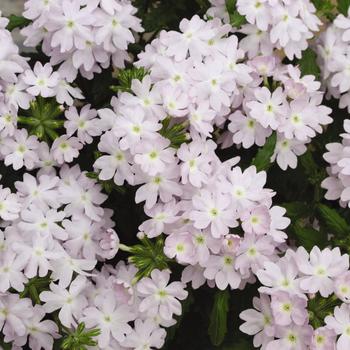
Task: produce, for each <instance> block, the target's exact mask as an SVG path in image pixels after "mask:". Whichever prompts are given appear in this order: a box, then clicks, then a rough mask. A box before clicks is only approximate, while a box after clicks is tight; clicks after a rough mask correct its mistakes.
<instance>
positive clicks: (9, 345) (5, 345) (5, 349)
mask: <svg viewBox="0 0 350 350" xmlns="http://www.w3.org/2000/svg"><path fill="white" fill-rule="evenodd" d="M0 349H3V350H11V349H12V343H5V341H4V338H3V336H1V337H0Z"/></svg>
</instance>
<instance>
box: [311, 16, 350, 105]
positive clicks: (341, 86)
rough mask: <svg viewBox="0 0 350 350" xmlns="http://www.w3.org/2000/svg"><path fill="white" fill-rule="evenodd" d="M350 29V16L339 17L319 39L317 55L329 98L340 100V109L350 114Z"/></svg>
mask: <svg viewBox="0 0 350 350" xmlns="http://www.w3.org/2000/svg"><path fill="white" fill-rule="evenodd" d="M349 28H350V17H349V15H348V16H347V17H345V16H344V15H342V14H340V15H338V16H337V18H336V19H335V20H334V22H333V23H332V24H330V25H329V26H328V27H327V29H326V30H325V31H324V32H323V33H322V34H321V35H320V37H319V38H318V41H317V53H318V61H319V65H320V68H321V74H322V81H323V83H324V85H325V87H326V88H327V91H328V94H329V96H333V97H335V98H336V99H339V107H340V108H347V109H348V111H349V112H350V84H349V79H348V76H349V63H350V54H349V43H350V35H349V34H350V32H349Z"/></svg>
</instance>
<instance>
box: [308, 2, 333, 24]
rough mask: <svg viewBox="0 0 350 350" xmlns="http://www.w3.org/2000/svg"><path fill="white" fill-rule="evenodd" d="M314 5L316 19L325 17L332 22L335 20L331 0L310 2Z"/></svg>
mask: <svg viewBox="0 0 350 350" xmlns="http://www.w3.org/2000/svg"><path fill="white" fill-rule="evenodd" d="M311 1H312V3H313V4H314V5H315V7H316V10H317V16H318V17H325V18H327V19H328V20H330V21H332V20H333V19H334V18H335V10H336V6H335V5H334V2H332V0H311Z"/></svg>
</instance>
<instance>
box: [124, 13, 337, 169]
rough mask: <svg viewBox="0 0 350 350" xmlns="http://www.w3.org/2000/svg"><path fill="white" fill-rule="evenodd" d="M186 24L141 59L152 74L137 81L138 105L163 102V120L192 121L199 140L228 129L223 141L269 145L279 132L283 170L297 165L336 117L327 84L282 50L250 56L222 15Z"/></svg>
mask: <svg viewBox="0 0 350 350" xmlns="http://www.w3.org/2000/svg"><path fill="white" fill-rule="evenodd" d="M180 30H181V32H174V31H170V32H165V31H163V32H161V33H160V37H159V39H156V40H154V41H153V42H152V43H151V44H150V45H147V46H146V50H145V52H144V53H141V54H140V55H139V61H138V62H137V63H136V65H137V66H138V67H144V68H145V69H148V70H150V75H149V77H147V78H145V80H144V81H143V84H142V85H140V86H139V85H137V86H136V83H135V85H133V86H132V89H131V90H132V91H133V93H134V94H135V95H136V96H137V99H138V105H139V106H140V107H141V108H143V109H145V110H151V108H155V107H153V105H156V106H157V107H156V108H157V114H156V116H157V117H158V119H160V120H162V119H163V118H164V116H165V115H170V116H172V117H174V118H177V119H179V120H180V121H185V122H186V123H189V132H190V134H191V137H192V138H195V137H196V136H195V134H198V133H199V134H200V135H202V137H212V136H213V135H217V133H218V132H219V133H220V132H221V131H222V135H221V138H220V142H221V143H222V147H228V146H230V145H232V144H233V143H234V144H236V145H242V146H243V148H250V147H252V146H253V145H254V144H256V145H258V146H263V145H264V144H265V142H266V139H267V137H269V136H270V135H271V134H272V133H273V132H276V133H277V144H276V148H275V152H274V155H273V157H272V161H273V160H275V159H277V163H278V165H279V166H280V167H281V168H282V169H284V170H285V169H287V167H288V166H289V167H292V168H295V167H296V166H297V156H298V155H301V154H302V153H304V152H305V151H306V147H305V144H307V143H309V142H310V141H311V139H312V138H313V137H315V136H316V134H317V133H321V132H322V126H323V125H327V124H329V123H331V122H332V119H331V118H330V117H329V114H330V113H331V109H330V108H328V107H326V106H323V105H322V99H323V93H322V92H321V91H320V90H319V89H320V83H319V82H317V81H315V78H314V76H312V75H306V76H303V77H302V76H301V72H300V70H299V69H298V67H295V66H293V65H284V64H282V63H281V62H280V60H279V58H278V57H277V56H255V57H253V58H251V59H250V60H246V61H244V59H245V55H246V52H245V51H244V50H243V49H241V48H239V46H238V39H237V37H236V36H235V35H228V32H229V30H230V27H229V26H228V25H222V24H221V22H220V21H219V20H218V19H214V20H210V21H204V20H201V19H200V18H199V17H198V16H194V17H193V18H192V19H191V20H183V21H182V22H181V23H180ZM151 84H154V86H153V87H152V91H150V87H151ZM141 86H142V88H141ZM141 89H142V90H141ZM151 93H152V95H150V94H151ZM125 96H129V95H125ZM125 100H126V97H124V96H122V97H121V101H122V102H123V103H125ZM136 101H137V100H135V99H134V102H133V103H135V104H136ZM145 101H146V102H147V105H145ZM227 121H229V123H227ZM227 125H228V130H225V128H226V126H227Z"/></svg>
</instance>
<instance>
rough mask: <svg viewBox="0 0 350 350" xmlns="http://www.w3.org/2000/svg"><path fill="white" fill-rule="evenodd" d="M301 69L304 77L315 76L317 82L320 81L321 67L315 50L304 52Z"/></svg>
mask: <svg viewBox="0 0 350 350" xmlns="http://www.w3.org/2000/svg"><path fill="white" fill-rule="evenodd" d="M298 63H299V68H300V70H301V74H302V75H310V74H311V75H314V76H315V77H316V79H317V80H319V79H320V73H321V71H320V67H319V66H318V64H317V55H316V53H315V51H314V50H312V49H311V48H307V49H306V50H305V51H303V54H302V57H301V59H300V60H299V62H298Z"/></svg>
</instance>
